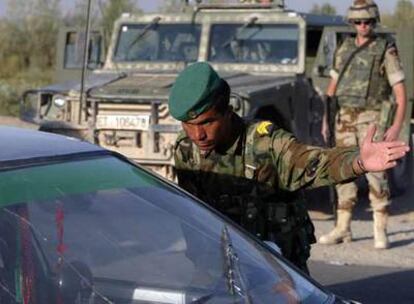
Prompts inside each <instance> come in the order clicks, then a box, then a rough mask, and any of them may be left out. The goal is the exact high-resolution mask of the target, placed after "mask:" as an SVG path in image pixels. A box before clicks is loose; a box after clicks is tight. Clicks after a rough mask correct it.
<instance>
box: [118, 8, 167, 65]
mask: <svg viewBox="0 0 414 304" xmlns="http://www.w3.org/2000/svg"><path fill="white" fill-rule="evenodd" d="M160 20H161V17H158V16H157V17H155V18H154V19H152V21H151V23H148V24H147V25H146V26H144V28H143V29H142V30H141V33H139V35H138V36H137V37H136V38H135V39H134V40H133V41H132V42H131V43H130V44H129V45H128V48H127V49H126V57H127V58H128V55H129V52H130V51H131V48H132V47H133V46H134V45H135V44H137V42H138V41H140V40H141V39H142V37H144V36H145V34H146V33H148V31H149V30H150V29H151V28H152V27H154V26H155V25H157V24H158V23H159V22H160Z"/></svg>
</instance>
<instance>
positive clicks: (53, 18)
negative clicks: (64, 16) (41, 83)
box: [2, 0, 60, 69]
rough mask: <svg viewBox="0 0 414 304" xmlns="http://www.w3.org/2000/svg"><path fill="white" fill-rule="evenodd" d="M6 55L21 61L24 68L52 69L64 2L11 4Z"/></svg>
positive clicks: (40, 0) (35, 0)
mask: <svg viewBox="0 0 414 304" xmlns="http://www.w3.org/2000/svg"><path fill="white" fill-rule="evenodd" d="M7 4H8V6H7V19H6V27H7V29H6V33H7V34H6V36H7V37H6V40H4V39H3V40H2V45H5V49H3V51H5V52H6V54H8V55H10V56H12V57H13V56H17V57H18V58H19V62H20V63H19V65H20V68H22V69H23V68H26V67H38V68H47V67H51V66H52V65H53V63H54V58H55V45H56V38H57V32H58V27H59V22H60V21H59V20H60V0H9V1H8V3H7Z"/></svg>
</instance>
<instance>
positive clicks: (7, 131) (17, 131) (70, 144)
mask: <svg viewBox="0 0 414 304" xmlns="http://www.w3.org/2000/svg"><path fill="white" fill-rule="evenodd" d="M0 143H1V145H2V149H0V169H1V168H3V167H4V166H6V164H7V165H8V166H9V165H10V163H19V162H20V163H21V162H24V161H28V160H35V159H49V158H52V159H53V158H57V157H63V156H69V155H73V154H93V153H97V154H101V153H105V152H106V153H108V154H109V151H106V150H104V149H102V148H100V147H98V146H96V145H93V144H90V143H87V142H84V141H81V140H78V139H75V138H71V137H66V136H62V135H56V134H51V133H46V132H40V131H36V130H31V129H22V128H15V127H6V126H0Z"/></svg>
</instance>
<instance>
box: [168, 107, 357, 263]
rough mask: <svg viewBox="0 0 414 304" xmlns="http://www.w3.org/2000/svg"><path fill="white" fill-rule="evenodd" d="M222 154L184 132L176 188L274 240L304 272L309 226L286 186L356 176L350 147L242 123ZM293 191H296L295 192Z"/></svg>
mask: <svg viewBox="0 0 414 304" xmlns="http://www.w3.org/2000/svg"><path fill="white" fill-rule="evenodd" d="M232 119H233V120H234V122H233V123H234V125H235V126H238V127H237V128H238V130H240V133H239V136H238V138H237V139H236V140H235V142H234V143H233V144H232V146H231V147H230V148H229V149H228V150H227V151H226V152H224V153H218V152H216V151H211V152H209V153H208V154H207V155H203V154H202V153H200V150H199V148H198V147H197V146H196V145H195V144H194V143H193V142H192V141H191V140H190V139H189V138H188V137H187V136H186V134H185V133H184V132H183V133H181V134H180V136H179V137H178V139H177V143H176V146H175V168H176V171H177V176H178V182H179V185H180V186H181V187H183V188H184V189H186V190H187V191H189V192H190V193H192V194H194V195H195V196H197V197H199V198H200V199H202V200H204V201H205V202H207V203H208V204H210V205H211V206H212V207H214V208H216V209H217V210H219V211H221V212H223V213H224V214H226V215H227V216H229V217H230V218H232V219H233V220H235V221H236V222H237V223H239V224H241V225H242V226H243V227H244V228H246V229H247V230H249V231H250V232H252V233H254V234H256V235H257V236H258V237H260V238H262V239H265V240H270V241H274V242H275V243H277V244H278V246H279V247H280V248H281V250H282V253H283V255H284V256H285V257H286V258H288V259H289V260H290V261H292V262H293V263H294V264H296V265H297V266H298V267H299V268H301V269H303V270H305V271H307V267H306V261H307V259H308V258H309V254H310V244H311V243H314V242H315V238H314V234H313V232H314V229H313V225H312V223H311V221H310V219H309V216H308V213H307V210H306V206H305V204H304V202H303V200H301V199H298V198H297V199H296V200H294V202H292V197H291V196H290V194H288V191H297V190H299V189H301V188H304V187H308V188H312V187H319V186H324V185H328V184H332V183H338V182H341V181H344V180H348V179H351V178H354V177H356V174H355V172H353V169H352V162H353V160H354V158H355V157H356V155H357V153H358V152H357V150H356V148H355V147H352V148H335V149H331V150H323V149H321V148H316V147H310V146H306V145H303V144H301V143H299V142H297V141H296V139H295V138H294V137H293V136H292V135H291V134H290V133H288V132H286V131H284V130H282V129H280V128H276V127H275V126H274V125H273V124H272V123H270V122H266V121H265V122H256V123H246V122H244V121H243V120H242V119H241V118H240V117H238V116H237V115H236V114H233V117H232ZM296 193H297V192H296Z"/></svg>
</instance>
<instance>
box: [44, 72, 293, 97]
mask: <svg viewBox="0 0 414 304" xmlns="http://www.w3.org/2000/svg"><path fill="white" fill-rule="evenodd" d="M176 77H177V74H144V73H142V74H138V73H137V74H129V75H127V74H125V73H94V74H92V75H90V76H89V77H88V78H87V79H86V81H85V91H86V92H87V94H88V96H90V97H93V98H101V99H112V100H122V99H125V100H131V99H135V98H138V99H152V98H157V99H162V100H166V99H168V95H169V93H170V89H171V87H172V85H173V84H174V81H175V79H176ZM221 77H223V78H224V79H225V80H226V81H227V82H228V83H229V84H230V86H231V88H232V91H233V92H236V93H242V94H254V93H258V92H260V91H265V90H268V89H272V88H275V87H279V86H282V85H284V84H288V83H291V82H293V81H294V79H295V76H294V75H291V76H280V77H277V78H275V77H273V76H263V75H252V74H247V73H233V74H229V73H222V74H221ZM41 90H45V91H46V90H47V91H53V92H56V93H63V94H66V93H69V92H71V94H77V93H78V92H79V91H80V82H79V81H67V82H64V83H61V84H56V85H50V86H47V87H43V88H42V89H41Z"/></svg>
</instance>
